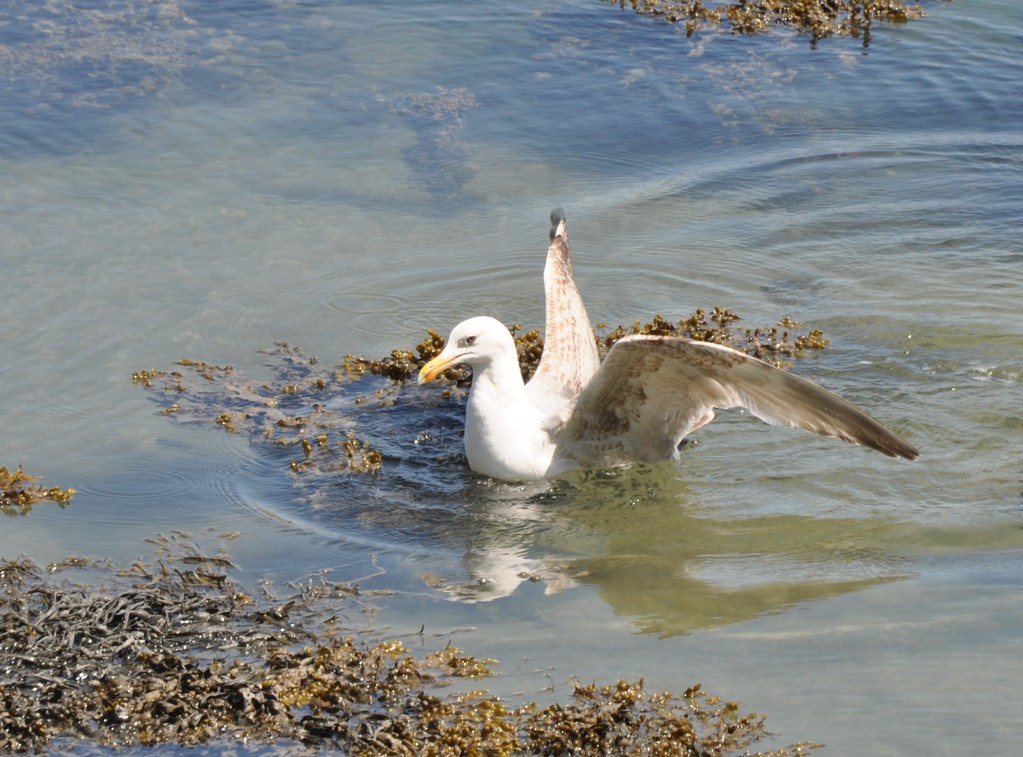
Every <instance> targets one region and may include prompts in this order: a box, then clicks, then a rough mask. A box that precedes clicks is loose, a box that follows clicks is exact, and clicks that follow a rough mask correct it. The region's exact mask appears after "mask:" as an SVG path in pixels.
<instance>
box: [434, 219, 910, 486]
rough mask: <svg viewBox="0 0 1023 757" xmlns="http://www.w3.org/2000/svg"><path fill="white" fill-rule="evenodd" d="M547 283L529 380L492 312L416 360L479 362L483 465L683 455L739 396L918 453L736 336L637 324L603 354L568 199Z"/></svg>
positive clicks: (468, 449) (472, 401) (776, 418)
mask: <svg viewBox="0 0 1023 757" xmlns="http://www.w3.org/2000/svg"><path fill="white" fill-rule="evenodd" d="M544 289H545V293H546V310H547V323H546V327H545V329H546V332H545V346H544V351H543V356H542V357H541V359H540V363H539V365H538V366H537V369H536V372H535V373H534V375H533V377H532V379H530V381H529V382H528V383H524V382H523V380H522V374H521V372H520V370H519V363H518V356H517V353H516V350H515V340H514V339H513V337H512V335H511V333H510V332H509V331H508V328H507V327H506V326H505V325H504V324H503V323H501V322H500V321H498V320H497V319H495V318H491V317H490V316H477V317H474V318H470V319H468V320H466V321H462V322H461V323H459V324H458V325H457V326H455V327H454V329H452V331H451V335H450V336H449V337H448V339H447V342H446V343H445V346H444V349H443V350H442V351H441V353H440V354H439V355H437V356H436V357H435V358H433V359H432V360H430V361H429V362H427V363H426V364H425V365H424V366H423V367H422V369H421V370H420V372H419V381H418V383H420V384H423V383H426V382H428V381H431V380H433V379H434V378H436V377H437V376H439V375H440V374H442V373H443V372H444V371H446V370H447V369H448V368H451V367H453V366H456V365H461V364H464V365H468V366H470V367H471V368H472V372H473V376H472V385H471V387H470V389H469V399H468V403H467V405H466V410H465V455H466V457H467V458H468V461H469V467H470V468H471V469H472V470H473V471H475V472H476V473H479V474H482V475H484V476H490V477H492V478H495V479H501V480H505V481H522V480H533V479H542V478H548V477H551V476H557V475H560V474H562V473H565V472H567V471H569V470H572V469H574V468H578V467H592V466H602V465H609V464H613V463H617V462H621V461H627V460H630V459H631V460H641V461H648V462H655V461H659V460H678V459H679V446H680V445H681V444H682V442H683V440H684V439H685V438H686V437H687V436H688V435H689V434H691V433H692V432H694V431H696V430H697V429H699V428H700V427H702V426H705V425H707V424H708V423H710V422H711V421H712V420H713V419H714V411H715V410H716V409H725V408H735V407H742V408H745V409H746V410H748V411H749V412H750V413H752V414H753V415H755V416H756V417H758V418H760V419H761V420H763V421H765V422H767V423H769V424H771V425H776V426H789V427H792V428H802V429H806V430H807V431H812V432H814V433H817V434H820V435H822V436H832V437H836V438H838V439H843V440H845V441H847V442H852V443H855V444H861V445H863V446H866V447H871V448H873V449H875V450H878V451H879V452H882V453H884V454H885V455H888V456H890V457H902V458H906V459H909V460H914V459H916V458H917V457H918V456H919V454H920V453H919V452H918V451H917V450H916V449H915V448H914V447H913V446H912V445H911V444H909V443H908V442H906V441H905V440H903V439H902V438H900V437H899V436H898V435H897V434H895V433H894V432H892V431H891V430H889V429H888V428H886V427H885V426H884V425H883V424H882V423H880V422H879V421H877V420H876V419H874V418H873V417H871V416H870V415H868V414H867V413H866V412H864V411H863V410H861V409H860V408H858V407H857V406H856V405H854V404H853V403H851V402H849V401H848V400H845V399H842V398H841V397H839V396H838V395H836V394H834V393H832V392H829V391H827V390H826V389H823V388H821V387H820V386H818V385H816V384H814V383H812V382H810V381H807V380H806V379H803V378H800V377H798V376H794V375H792V374H790V373H787V372H786V371H783V370H781V369H779V368H776V367H774V366H772V365H770V364H768V363H765V362H764V361H763V360H759V359H757V358H755V357H752V356H750V355H747V354H746V353H744V352H740V351H739V350H735V349H732V348H731V347H725V346H723V345H720V344H712V343H709V342H701V341H696V340H693V339H687V338H685V337H678V336H649V335H642V334H635V335H631V336H626V337H624V338H623V339H620V340H619V341H618V342H617V343H615V345H614V346H613V347H612V348H611V350H610V351H609V352H608V354H607V357H606V358H604V362H603V363H601V362H600V358H599V355H598V353H597V346H596V341H595V339H594V336H593V330H592V327H591V325H590V320H589V316H588V315H587V314H586V308H585V306H584V305H583V301H582V297H581V296H580V295H579V291H578V289H577V288H576V286H575V281H574V279H573V276H572V260H571V256H570V254H569V246H568V228H567V222H566V219H565V213H564V211H563V210H562V209H561V208H557V209H556V210H554V211H553V212H552V213H551V244H550V247H549V248H548V250H547V262H546V266H545V268H544Z"/></svg>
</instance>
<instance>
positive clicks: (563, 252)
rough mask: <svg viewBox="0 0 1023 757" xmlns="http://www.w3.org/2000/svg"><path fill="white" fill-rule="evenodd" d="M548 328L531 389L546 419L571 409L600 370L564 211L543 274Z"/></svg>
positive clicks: (557, 213)
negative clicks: (577, 281)
mask: <svg viewBox="0 0 1023 757" xmlns="http://www.w3.org/2000/svg"><path fill="white" fill-rule="evenodd" d="M543 283H544V291H545V292H546V295H547V326H546V332H545V334H544V348H543V356H542V357H541V358H540V364H539V365H538V366H537V369H536V373H534V374H533V378H532V379H531V380H530V381H529V383H528V384H527V385H526V392H527V393H528V395H529V399H530V400H531V401H532V402H533V404H534V405H536V406H537V407H538V408H540V410H541V412H543V413H544V414H545V415H550V414H552V413H558V412H560V410H561V409H563V408H565V407H566V406H567V405H568V404H570V403H571V402H572V401H573V400H574V399H575V398H576V397H577V396H578V395H579V392H581V391H582V388H583V387H584V386H586V384H587V383H588V382H589V381H590V379H591V378H592V377H593V375H594V374H595V373H596V372H597V368H598V367H599V365H600V357H599V355H598V354H597V345H596V341H595V340H594V338H593V328H592V326H591V325H590V317H589V316H588V315H587V314H586V307H585V306H584V305H583V298H582V297H581V296H580V295H579V290H578V289H576V286H575V280H574V279H573V277H572V258H571V255H570V254H569V250H568V225H567V223H566V220H565V211H563V210H562V209H561V208H557V209H555V210H554V211H552V212H551V244H550V247H549V248H548V249H547V265H546V266H545V267H544V272H543Z"/></svg>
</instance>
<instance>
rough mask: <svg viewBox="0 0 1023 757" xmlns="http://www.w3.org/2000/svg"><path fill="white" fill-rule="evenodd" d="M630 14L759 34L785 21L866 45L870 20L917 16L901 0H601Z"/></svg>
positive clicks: (813, 34) (693, 28)
mask: <svg viewBox="0 0 1023 757" xmlns="http://www.w3.org/2000/svg"><path fill="white" fill-rule="evenodd" d="M606 2H614V3H617V4H618V5H619V6H621V7H622V8H624V7H625V6H626V5H628V6H630V7H631V8H632V9H633V10H634V11H635V12H636V13H639V14H641V15H645V16H655V17H657V18H660V19H664V20H665V21H668V22H670V23H673V24H685V28H686V35H687V36H692V35H693V34H695V33H696V32H697V31H699V30H700V29H706V28H713V27H717V26H720V25H722V24H725V25H727V26H728V27H729V28H730V30H731V31H732V32H733V33H735V34H760V33H762V32H766V31H768V30H769V29H772V28H775V27H779V26H785V27H790V28H793V29H795V30H796V31H797V32H799V33H800V34H806V35H809V37H810V42H811V44H816V43H817V42H818V41H819V40H822V39H824V38H826V37H833V36H841V37H854V38H862V40H863V46H864V47H867V46H868V45H869V44H870V33H871V27H872V25H873V23H874V22H875V21H884V22H887V23H905V22H907V21H909V20H911V19H917V18H923V16H924V11H923V8H921V7H920V4H919V3H915V2H906V0H739V1H738V2H731V3H704V2H703V0H606Z"/></svg>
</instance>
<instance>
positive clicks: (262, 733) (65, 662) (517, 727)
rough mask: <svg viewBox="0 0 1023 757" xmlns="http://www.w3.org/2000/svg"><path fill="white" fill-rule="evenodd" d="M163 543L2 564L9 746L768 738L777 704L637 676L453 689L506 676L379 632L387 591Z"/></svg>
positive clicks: (661, 747)
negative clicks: (257, 576) (242, 573)
mask: <svg viewBox="0 0 1023 757" xmlns="http://www.w3.org/2000/svg"><path fill="white" fill-rule="evenodd" d="M154 543H155V545H156V552H155V555H154V557H153V558H151V559H149V560H147V561H139V562H137V563H135V564H133V565H131V566H128V567H117V566H114V565H110V564H106V563H100V562H97V561H93V560H87V559H83V558H78V557H73V558H68V559H67V560H65V561H62V562H61V563H58V564H55V565H51V566H49V567H48V568H47V569H46V570H43V569H40V568H38V567H37V566H36V565H34V564H33V563H31V562H29V561H27V560H17V561H10V560H9V561H0V680H3V682H4V685H3V687H0V750H2V751H4V752H32V753H38V752H40V751H43V750H44V749H46V748H47V747H48V746H51V745H55V742H56V743H57V744H59V742H60V740H63V739H75V740H76V741H79V742H80V741H81V740H82V739H85V740H88V741H89V742H91V743H93V744H97V745H101V746H105V747H114V748H125V747H131V746H141V745H147V746H148V745H155V744H178V745H185V746H191V745H197V744H213V745H216V744H218V743H221V744H227V743H238V742H239V741H244V742H247V743H249V744H250V745H254V746H257V748H258V745H259V744H265V745H266V746H267V747H270V746H273V748H275V749H277V748H282V747H284V746H287V745H288V744H292V745H295V746H296V747H297V746H298V745H301V746H303V747H306V748H314V747H331V748H337V749H341V750H343V751H344V752H345V753H350V754H355V753H358V754H364V755H384V754H387V755H418V754H438V755H443V754H493V755H512V754H551V755H569V754H571V755H604V754H608V753H615V754H658V755H732V754H740V753H742V754H748V753H749V752H748V751H747V750H748V747H749V746H750V745H751V744H753V743H755V742H756V741H757V740H758V739H760V738H761V737H762V736H763V735H764V734H765V731H764V716H763V715H759V714H756V713H748V714H743V713H742V712H741V710H740V707H739V706H738V705H737V704H734V703H727V702H722V701H720V700H718V699H717V698H716V697H712V696H710V695H708V694H706V693H704V692H703V690H702V689H701V687H700V686H699V684H697V685H694V686H690V687H689V688H687V689H686V690H684V691H683V692H682V693H681V694H675V693H671V692H663V693H660V692H657V693H655V692H648V691H647V690H646V689H645V688H644V686H643V682H642V681H641V680H640V681H637V682H627V681H619V682H618V683H616V684H613V685H608V686H601V687H598V686H596V685H592V684H590V685H582V684H575V686H574V695H573V697H572V700H571V701H570V702H568V703H556V704H552V705H547V706H540V705H538V704H536V703H530V702H527V703H524V704H521V705H518V706H512V705H510V704H509V703H508V702H505V701H503V700H501V699H499V698H498V697H496V696H494V695H492V694H490V693H489V692H487V691H486V690H483V689H476V690H473V691H471V692H468V693H465V692H463V693H445V692H444V691H443V687H444V686H445V685H446V684H449V683H451V682H454V681H458V680H470V681H475V680H480V681H482V680H485V679H486V678H488V677H490V676H493V675H495V671H494V666H495V665H496V663H495V662H494V661H493V660H484V659H478V658H475V657H473V656H471V655H467V654H466V653H464V652H463V651H461V650H460V649H457V648H456V647H454V646H452V645H451V644H450V642H449V643H448V644H447V645H446V646H443V647H442V648H440V649H438V650H437V651H434V652H433V653H431V654H427V655H425V656H423V655H419V656H417V655H414V654H413V653H412V652H411V651H410V650H409V649H408V647H406V646H405V645H404V644H403V643H402V642H401V641H400V640H398V639H387V638H383V637H382V636H381V635H380V634H379V633H378V632H375V631H373V630H372V629H371V628H369V627H368V625H367V621H366V618H367V617H368V616H369V613H368V610H369V609H370V608H369V606H368V603H369V601H370V599H371V598H372V596H373V592H366V591H363V590H361V589H360V587H359V586H358V585H357V584H346V583H336V582H333V581H330V580H329V579H328V578H327V576H326V575H325V574H321V575H316V576H314V577H312V578H308V579H306V580H304V581H301V582H298V583H296V584H292V585H289V589H290V593H289V594H288V595H287V596H285V597H283V598H282V597H279V596H276V595H275V594H274V593H273V592H272V591H270V589H269V588H268V587H265V586H264V587H263V589H262V591H260V592H258V593H254V594H250V593H249V592H247V591H246V590H245V589H244V588H243V587H242V586H241V585H239V584H238V583H237V582H236V581H235V580H234V578H233V577H232V576H231V573H230V571H231V570H232V566H231V563H230V559H229V557H228V556H227V554H226V553H225V552H224V551H223V548H221V549H220V550H219V551H218V552H217V553H216V554H215V555H212V556H211V555H207V554H206V553H205V551H204V550H202V549H200V548H199V547H198V546H196V545H195V543H194V542H193V541H192V540H191V539H190V538H189V537H187V535H183V534H174V535H171V536H161V537H159V538H158V539H156V540H154ZM78 574H84V575H83V577H82V578H78V577H77V576H78ZM256 594H258V595H256ZM417 638H418V636H417ZM474 685H475V684H474ZM813 748H815V745H812V744H797V745H794V746H792V747H789V748H787V749H783V750H781V751H776V752H771V754H773V755H798V754H805V753H806V751H808V750H810V749H813Z"/></svg>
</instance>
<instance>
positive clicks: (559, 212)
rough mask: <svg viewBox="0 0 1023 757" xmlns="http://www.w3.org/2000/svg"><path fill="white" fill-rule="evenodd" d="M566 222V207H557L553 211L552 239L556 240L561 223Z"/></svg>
mask: <svg viewBox="0 0 1023 757" xmlns="http://www.w3.org/2000/svg"><path fill="white" fill-rule="evenodd" d="M563 223H566V219H565V209H564V208H561V207H557V208H555V209H554V210H552V211H551V241H552V242H553V241H554V237H556V236H557V235H558V229H559V228H560V227H561V224H563Z"/></svg>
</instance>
